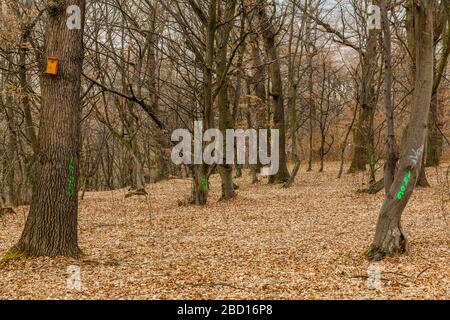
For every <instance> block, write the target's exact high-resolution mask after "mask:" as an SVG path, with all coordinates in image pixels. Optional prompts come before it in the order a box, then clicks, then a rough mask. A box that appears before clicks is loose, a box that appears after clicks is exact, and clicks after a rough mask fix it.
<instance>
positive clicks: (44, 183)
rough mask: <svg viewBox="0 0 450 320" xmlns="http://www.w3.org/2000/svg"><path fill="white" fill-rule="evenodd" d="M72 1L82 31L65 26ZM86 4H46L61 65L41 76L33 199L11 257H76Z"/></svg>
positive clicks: (49, 38)
mask: <svg viewBox="0 0 450 320" xmlns="http://www.w3.org/2000/svg"><path fill="white" fill-rule="evenodd" d="M70 5H78V6H79V8H80V9H81V17H80V19H81V21H82V28H81V30H79V29H72V30H71V29H69V28H68V27H67V25H66V20H67V15H66V8H67V7H68V6H70ZM84 8H85V1H84V0H71V1H69V0H65V1H59V2H52V3H51V5H50V6H49V8H48V10H49V12H48V13H49V15H48V22H47V30H46V38H45V39H46V56H47V57H56V58H57V59H58V60H59V68H58V69H59V70H58V74H57V75H55V76H52V75H45V76H44V78H43V83H42V107H41V118H40V119H41V122H40V130H39V152H38V162H37V170H36V183H35V184H34V186H33V200H32V205H31V208H30V213H29V215H28V218H27V221H26V224H25V228H24V230H23V232H22V236H21V238H20V240H19V242H18V243H17V244H16V245H15V246H14V247H13V248H12V249H11V251H10V254H9V256H10V257H13V256H15V257H17V256H21V255H24V256H50V257H55V256H67V257H78V256H79V255H80V253H81V251H80V249H79V247H78V242H77V216H78V197H77V186H78V167H79V150H80V110H81V103H80V102H81V101H80V76H81V70H82V64H83V56H84V50H83V26H84Z"/></svg>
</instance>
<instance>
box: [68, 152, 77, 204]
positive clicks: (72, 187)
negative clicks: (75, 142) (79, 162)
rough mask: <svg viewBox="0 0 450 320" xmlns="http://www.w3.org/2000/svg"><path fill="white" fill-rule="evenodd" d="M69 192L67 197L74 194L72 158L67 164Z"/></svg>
mask: <svg viewBox="0 0 450 320" xmlns="http://www.w3.org/2000/svg"><path fill="white" fill-rule="evenodd" d="M69 173H70V176H69V192H68V193H67V195H68V196H69V197H71V196H72V195H73V194H74V192H75V176H74V173H75V162H74V158H73V157H70V162H69Z"/></svg>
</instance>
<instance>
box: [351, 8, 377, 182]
mask: <svg viewBox="0 0 450 320" xmlns="http://www.w3.org/2000/svg"><path fill="white" fill-rule="evenodd" d="M374 4H377V3H376V1H375V2H374ZM377 37H378V31H377V30H369V37H368V39H367V46H366V51H365V53H364V54H363V56H362V57H361V79H360V81H361V82H360V84H359V87H360V88H359V99H358V101H359V104H360V106H361V109H360V114H359V117H358V121H357V124H356V128H355V131H354V133H353V157H352V163H351V166H350V169H349V173H355V172H360V171H365V170H366V169H367V168H366V165H367V164H369V165H370V180H371V182H374V180H375V179H374V176H375V148H374V142H373V139H374V132H373V131H374V130H373V121H374V115H375V109H376V94H375V72H376V67H377V66H376V64H377Z"/></svg>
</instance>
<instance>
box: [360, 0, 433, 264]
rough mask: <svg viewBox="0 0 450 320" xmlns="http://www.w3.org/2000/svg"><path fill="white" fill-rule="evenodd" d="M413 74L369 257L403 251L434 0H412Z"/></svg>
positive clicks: (429, 73)
mask: <svg viewBox="0 0 450 320" xmlns="http://www.w3.org/2000/svg"><path fill="white" fill-rule="evenodd" d="M413 6H414V8H413V9H414V22H415V33H414V40H415V47H416V76H415V90H414V96H413V107H412V112H411V117H410V120H409V124H408V128H407V131H406V138H405V143H404V144H403V145H402V149H401V157H400V163H399V169H398V171H397V173H396V175H395V178H394V182H393V183H392V186H391V188H390V190H389V194H388V195H387V196H386V198H385V200H384V203H383V206H382V207H381V211H380V214H379V218H378V224H377V228H376V232H375V238H374V241H373V243H372V245H371V246H370V247H369V248H368V249H367V251H366V252H365V254H366V256H367V258H368V259H369V260H381V259H383V257H385V256H392V255H396V254H402V253H405V252H406V251H407V249H408V246H407V240H406V236H405V234H404V233H403V230H402V227H401V223H400V221H401V216H402V213H403V210H404V209H405V207H406V205H407V204H408V201H409V199H410V198H411V196H412V194H413V191H414V188H415V185H416V183H417V180H418V177H419V174H420V171H421V169H422V164H423V162H422V160H423V153H424V143H425V134H426V129H427V122H428V114H429V110H430V102H431V95H432V89H433V58H434V57H433V2H432V1H428V0H421V1H415V2H414V4H413Z"/></svg>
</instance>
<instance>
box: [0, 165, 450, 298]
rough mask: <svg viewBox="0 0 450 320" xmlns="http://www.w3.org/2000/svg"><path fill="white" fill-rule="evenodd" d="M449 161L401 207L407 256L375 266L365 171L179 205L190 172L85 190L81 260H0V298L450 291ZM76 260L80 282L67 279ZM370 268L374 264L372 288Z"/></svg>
mask: <svg viewBox="0 0 450 320" xmlns="http://www.w3.org/2000/svg"><path fill="white" fill-rule="evenodd" d="M447 167H448V165H447V166H442V167H441V168H440V169H438V170H436V169H428V171H427V173H428V176H429V180H430V182H431V184H432V188H428V189H418V190H417V191H416V192H415V193H414V195H413V198H412V199H411V201H410V203H409V205H408V207H407V208H406V210H405V212H404V215H403V228H404V231H405V232H406V234H407V236H408V239H409V244H410V253H409V255H404V256H401V257H395V258H388V259H386V260H384V261H382V262H378V263H373V264H371V263H369V262H368V261H366V260H365V259H364V257H363V256H362V255H361V253H362V252H363V251H364V249H365V248H367V246H368V245H369V244H370V242H371V240H372V238H373V234H374V229H375V224H376V221H377V215H378V211H379V208H380V206H381V203H382V200H383V192H381V193H379V194H378V195H375V196H374V195H367V194H358V193H356V190H357V189H360V188H362V187H364V183H365V182H366V176H367V175H366V174H365V173H361V174H356V175H344V177H343V178H342V179H340V180H338V179H336V176H337V171H338V164H337V163H327V164H326V172H325V173H322V174H320V173H317V172H309V173H307V172H305V168H302V169H301V171H300V173H299V175H298V177H297V180H296V183H295V185H294V186H293V187H292V188H290V189H282V188H280V187H279V186H270V185H267V184H266V182H265V181H264V182H262V183H260V184H257V185H252V184H250V183H249V177H248V176H244V177H243V178H240V179H236V182H237V183H238V185H239V187H240V188H239V190H238V196H237V197H236V198H235V199H233V200H231V201H227V202H224V201H218V200H219V191H220V181H219V177H218V176H214V177H213V178H212V190H213V191H212V194H211V197H210V201H209V203H208V205H206V206H204V207H196V206H191V205H181V206H180V205H179V202H180V200H183V199H186V198H187V197H188V195H189V192H190V186H191V182H190V180H183V179H179V180H170V181H164V182H160V183H157V184H152V185H149V186H147V191H148V192H149V195H148V196H147V197H145V196H143V197H133V198H128V199H125V198H124V195H125V193H126V190H118V191H113V192H93V193H86V196H85V199H84V200H82V201H81V202H80V215H79V245H80V247H81V249H82V250H83V252H84V254H85V256H83V258H82V259H80V260H72V259H66V258H57V259H48V258H38V259H29V260H19V261H14V262H10V263H8V264H7V265H5V266H3V267H1V269H0V299H449V298H450V228H449V220H450V216H449V212H450V204H449V185H448V182H446V177H445V175H444V173H445V172H446V171H447ZM28 209H29V208H28V207H21V208H19V209H18V215H17V216H8V217H6V218H4V221H3V222H2V221H0V255H3V254H4V253H6V251H7V250H8V248H9V247H11V246H12V245H13V244H14V243H15V241H17V239H18V238H19V236H20V233H21V230H22V228H23V225H24V221H25V214H26V212H28ZM70 265H76V266H79V267H80V268H81V269H80V271H81V285H82V286H81V290H71V289H70V288H69V287H68V286H67V279H68V277H69V278H70V276H69V275H68V273H67V272H68V266H70ZM371 270H379V271H380V272H381V273H380V277H381V279H380V283H381V284H380V285H379V286H373V284H374V283H375V282H373V280H374V278H373V277H369V276H370V274H372V271H371Z"/></svg>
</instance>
